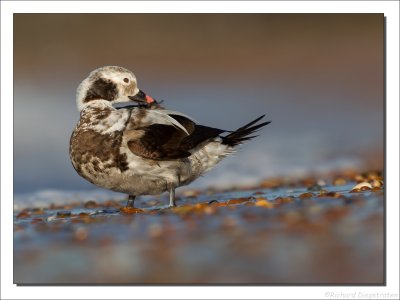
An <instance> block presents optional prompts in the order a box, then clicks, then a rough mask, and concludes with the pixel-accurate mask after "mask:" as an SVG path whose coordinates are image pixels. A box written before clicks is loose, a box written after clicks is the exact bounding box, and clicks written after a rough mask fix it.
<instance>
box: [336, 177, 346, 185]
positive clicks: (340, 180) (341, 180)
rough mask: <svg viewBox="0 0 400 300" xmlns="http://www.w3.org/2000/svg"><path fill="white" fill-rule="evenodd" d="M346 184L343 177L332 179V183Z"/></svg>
mask: <svg viewBox="0 0 400 300" xmlns="http://www.w3.org/2000/svg"><path fill="white" fill-rule="evenodd" d="M345 184H346V179H344V178H336V179H335V180H334V181H333V185H336V186H337V185H345Z"/></svg>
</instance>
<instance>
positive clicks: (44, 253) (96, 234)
mask: <svg viewBox="0 0 400 300" xmlns="http://www.w3.org/2000/svg"><path fill="white" fill-rule="evenodd" d="M360 183H361V185H358V188H355V186H356V185H357V184H360ZM178 196H179V199H178V201H177V204H178V207H176V208H172V209H168V208H166V204H167V196H166V195H162V196H160V197H154V198H151V199H150V200H146V201H144V200H140V199H139V200H137V201H136V202H137V203H136V205H137V208H135V209H127V208H125V207H124V205H125V202H124V201H117V200H113V199H110V200H108V201H103V202H99V201H97V202H96V201H93V200H88V201H85V202H78V201H77V202H76V203H72V204H68V205H49V206H48V207H30V208H26V209H23V210H16V211H14V282H15V283H17V284H262V285H268V284H271V285H275V284H290V285H295V284H353V285H354V284H355V285H358V284H376V285H382V284H383V283H384V185H383V179H382V174H381V173H380V172H366V173H358V172H355V171H346V172H340V173H335V174H331V175H329V176H325V177H318V176H314V177H305V178H301V179H296V180H292V179H288V178H269V179H266V180H263V181H261V182H260V183H259V184H257V185H255V186H248V187H240V188H230V189H221V190H218V189H205V190H187V191H185V192H183V193H181V194H180V195H179V194H178Z"/></svg>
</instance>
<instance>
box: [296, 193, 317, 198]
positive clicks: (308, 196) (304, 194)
mask: <svg viewBox="0 0 400 300" xmlns="http://www.w3.org/2000/svg"><path fill="white" fill-rule="evenodd" d="M311 197H314V194H313V193H311V192H307V193H303V194H300V195H299V198H300V199H308V198H311Z"/></svg>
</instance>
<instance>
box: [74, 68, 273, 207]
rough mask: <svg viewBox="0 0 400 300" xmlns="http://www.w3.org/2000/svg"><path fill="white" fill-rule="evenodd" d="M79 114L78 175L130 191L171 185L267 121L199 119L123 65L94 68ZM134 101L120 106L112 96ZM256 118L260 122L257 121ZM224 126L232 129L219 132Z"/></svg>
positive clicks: (191, 176) (81, 91)
mask: <svg viewBox="0 0 400 300" xmlns="http://www.w3.org/2000/svg"><path fill="white" fill-rule="evenodd" d="M76 101H77V106H78V110H79V112H80V120H79V122H78V124H77V126H76V128H75V130H74V132H73V133H72V136H71V140H70V147H69V153H70V158H71V161H72V164H73V166H74V168H75V170H76V171H77V172H78V174H79V175H80V176H82V177H83V178H85V179H86V180H88V181H90V182H91V183H93V184H95V185H98V186H100V187H103V188H107V189H110V190H113V191H117V192H122V193H126V194H128V195H129V200H128V203H127V206H133V203H134V199H135V197H136V196H138V195H154V194H160V193H162V192H165V191H168V192H169V206H175V189H176V188H177V187H180V186H183V185H187V184H189V183H191V182H192V181H194V180H195V179H196V178H198V177H199V176H200V175H202V174H204V173H205V172H207V171H209V170H210V169H211V168H212V167H214V166H215V165H216V164H217V163H218V162H220V161H221V160H222V159H223V158H224V157H226V156H228V155H229V154H231V153H233V152H234V150H235V148H236V147H237V146H238V145H240V144H242V143H243V142H244V141H247V140H249V139H251V138H253V137H254V136H252V134H253V133H254V132H255V131H256V130H257V129H259V128H261V127H263V126H265V125H267V124H269V123H270V122H263V123H258V122H259V121H260V120H261V119H262V118H263V117H264V116H261V117H259V118H257V119H255V120H254V121H252V122H250V123H248V124H246V125H245V126H242V127H240V128H239V129H237V130H235V131H225V130H221V129H217V128H212V127H207V126H203V125H198V124H196V122H195V121H194V120H193V119H191V118H190V117H188V116H186V115H184V114H182V113H179V112H176V111H170V110H166V109H162V108H157V106H155V107H151V109H150V106H153V104H155V103H157V102H156V101H155V100H154V99H153V98H151V97H150V96H148V95H146V94H145V93H144V92H143V91H141V90H139V89H138V87H137V82H136V77H135V75H134V74H133V73H132V72H131V71H129V70H127V69H125V68H121V67H115V66H107V67H103V68H99V69H97V70H94V71H93V72H91V73H90V74H89V76H88V77H87V78H86V79H85V80H83V81H82V83H81V84H80V85H79V87H78V90H77V98H76ZM132 101H133V102H136V103H139V105H138V106H130V107H127V108H121V109H117V108H114V107H113V104H115V103H119V102H132ZM257 123H258V124H257ZM225 132H227V133H228V134H227V135H224V136H222V135H221V134H223V133H225Z"/></svg>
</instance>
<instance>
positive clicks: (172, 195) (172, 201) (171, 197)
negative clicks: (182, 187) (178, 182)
mask: <svg viewBox="0 0 400 300" xmlns="http://www.w3.org/2000/svg"><path fill="white" fill-rule="evenodd" d="M168 191H169V207H175V206H176V203H175V186H173V185H172V184H171V185H170V186H169V187H168Z"/></svg>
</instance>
